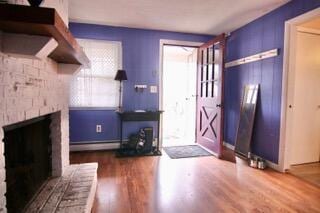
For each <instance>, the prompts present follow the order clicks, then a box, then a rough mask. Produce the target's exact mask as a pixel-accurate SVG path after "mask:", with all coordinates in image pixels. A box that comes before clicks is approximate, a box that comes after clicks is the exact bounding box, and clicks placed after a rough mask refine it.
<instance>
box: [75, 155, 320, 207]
mask: <svg viewBox="0 0 320 213" xmlns="http://www.w3.org/2000/svg"><path fill="white" fill-rule="evenodd" d="M226 159H227V160H219V159H217V158H215V157H198V158H184V159H170V158H169V157H168V156H167V155H166V154H163V156H161V157H134V158H116V157H115V154H114V152H110V151H100V152H79V153H72V154H71V163H87V162H98V163H99V168H98V187H97V194H96V198H95V202H94V207H93V211H92V212H99V213H100V212H101V213H118V212H120V213H122V212H124V213H127V212H128V213H129V212H132V213H136V212H137V213H143V212H148V213H149V212H150V213H153V212H155V213H157V212H163V213H171V212H172V213H188V212H195V213H206V212H308V213H309V212H320V188H319V187H316V186H315V185H312V184H309V183H308V182H305V181H303V180H301V179H298V178H296V177H294V176H292V175H290V174H282V173H278V172H275V171H273V170H271V169H267V170H265V171H260V170H256V169H252V168H250V167H247V166H245V165H243V164H236V163H235V162H234V160H233V159H232V158H231V157H230V152H229V153H227V157H226Z"/></svg>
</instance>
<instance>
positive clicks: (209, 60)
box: [208, 46, 213, 64]
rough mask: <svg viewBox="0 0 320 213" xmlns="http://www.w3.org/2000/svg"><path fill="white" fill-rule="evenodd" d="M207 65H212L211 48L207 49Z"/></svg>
mask: <svg viewBox="0 0 320 213" xmlns="http://www.w3.org/2000/svg"><path fill="white" fill-rule="evenodd" d="M208 63H209V64H212V63H213V46H210V47H209V48H208Z"/></svg>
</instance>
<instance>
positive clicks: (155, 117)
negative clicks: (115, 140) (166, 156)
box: [117, 111, 163, 156]
mask: <svg viewBox="0 0 320 213" xmlns="http://www.w3.org/2000/svg"><path fill="white" fill-rule="evenodd" d="M162 112H163V111H145V112H135V111H124V112H117V113H118V115H119V117H120V149H119V152H118V155H119V156H124V155H126V154H124V152H123V151H124V150H123V122H132V121H156V122H157V130H158V131H157V146H156V147H155V148H154V151H153V152H152V153H145V154H135V155H161V151H160V147H159V146H160V145H159V143H160V142H159V141H160V139H159V136H160V115H161V113H162Z"/></svg>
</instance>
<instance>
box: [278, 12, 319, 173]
mask: <svg viewBox="0 0 320 213" xmlns="http://www.w3.org/2000/svg"><path fill="white" fill-rule="evenodd" d="M319 16H320V8H317V9H315V10H312V11H309V12H307V13H304V14H302V15H300V16H298V17H295V18H293V19H290V20H288V21H286V22H285V34H284V55H283V73H282V92H281V103H282V104H281V118H280V141H279V163H278V166H277V168H276V169H277V170H279V171H282V172H285V171H287V170H288V169H290V145H291V143H290V142H291V141H290V128H291V121H292V116H290V114H289V113H288V110H289V109H290V108H289V105H290V104H291V100H292V96H293V93H292V89H293V85H294V76H293V75H292V74H294V71H295V65H294V63H290V62H293V61H295V55H296V53H295V51H296V48H295V47H296V34H297V32H298V30H303V29H301V28H300V29H298V26H297V25H299V24H302V23H304V22H307V21H309V20H312V19H314V18H316V17H319ZM304 30H305V29H304Z"/></svg>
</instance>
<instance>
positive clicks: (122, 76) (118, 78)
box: [114, 70, 128, 112]
mask: <svg viewBox="0 0 320 213" xmlns="http://www.w3.org/2000/svg"><path fill="white" fill-rule="evenodd" d="M114 80H116V81H120V88H119V96H120V97H119V108H118V111H119V112H121V111H122V106H121V103H122V81H126V80H128V78H127V74H126V71H125V70H118V71H117V74H116V77H115V78H114Z"/></svg>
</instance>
